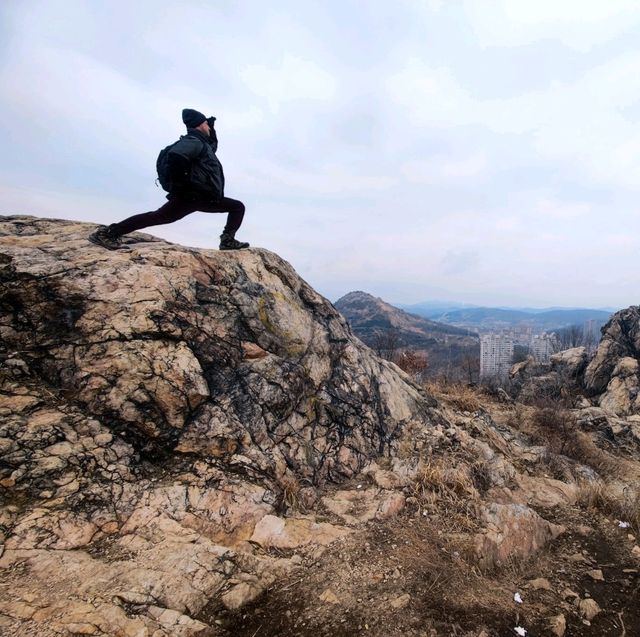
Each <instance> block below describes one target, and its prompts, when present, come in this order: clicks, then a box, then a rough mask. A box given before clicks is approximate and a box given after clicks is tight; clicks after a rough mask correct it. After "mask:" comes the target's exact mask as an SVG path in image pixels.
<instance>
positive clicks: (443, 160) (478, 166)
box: [399, 153, 489, 184]
mask: <svg viewBox="0 0 640 637" xmlns="http://www.w3.org/2000/svg"><path fill="white" fill-rule="evenodd" d="M488 168H489V166H488V161H487V157H486V155H485V154H484V153H473V154H472V155H468V156H466V157H460V158H458V157H454V158H449V157H438V156H435V157H432V158H430V159H425V160H413V161H407V162H404V163H403V164H401V165H400V167H399V171H400V173H401V174H403V175H404V177H405V178H406V179H407V180H408V181H410V182H413V183H425V184H443V183H444V184H447V183H456V182H459V181H465V182H467V183H468V182H470V181H471V180H473V181H474V182H475V181H478V180H481V179H482V178H484V177H485V176H486V174H487V172H488Z"/></svg>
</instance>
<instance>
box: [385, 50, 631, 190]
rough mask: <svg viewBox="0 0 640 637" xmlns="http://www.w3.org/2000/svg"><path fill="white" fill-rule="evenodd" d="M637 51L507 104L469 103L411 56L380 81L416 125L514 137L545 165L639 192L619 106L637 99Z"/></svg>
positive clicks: (438, 71)
mask: <svg viewBox="0 0 640 637" xmlns="http://www.w3.org/2000/svg"><path fill="white" fill-rule="evenodd" d="M638 68H640V52H633V53H626V54H622V55H619V56H617V57H615V58H613V59H610V60H608V61H607V62H605V63H603V64H600V65H598V66H595V67H594V68H592V69H590V70H589V71H587V72H586V73H584V75H583V76H582V77H579V78H576V79H575V80H574V81H572V82H566V83H555V84H554V85H553V86H551V87H550V88H549V89H547V90H537V91H530V92H527V93H524V94H522V95H519V96H517V97H513V98H508V99H480V98H475V97H474V96H473V95H472V94H471V93H470V92H469V91H467V90H466V89H465V88H464V87H463V86H462V85H461V83H460V82H459V81H458V80H457V79H456V78H455V76H454V75H453V73H452V72H451V71H450V70H448V69H444V68H442V67H435V68H434V67H432V66H430V65H429V64H427V63H426V62H424V61H421V60H418V59H416V58H413V59H410V60H408V62H407V63H406V65H405V66H404V67H403V68H402V69H400V70H398V71H397V72H396V73H394V74H392V75H391V76H390V77H389V78H388V81H387V85H386V87H387V94H388V97H389V99H390V100H393V101H395V102H396V103H398V104H400V105H401V106H402V107H403V108H404V109H405V112H406V113H407V114H408V115H409V116H410V117H411V119H412V121H413V122H414V124H415V125H416V126H421V127H431V128H456V127H460V126H481V127H484V128H486V129H487V130H488V131H491V132H493V133H497V134H509V135H519V136H520V137H521V139H522V140H523V141H524V142H525V143H527V144H528V146H529V147H530V149H531V150H532V151H534V153H535V154H536V155H538V156H540V158H541V159H543V160H545V161H554V162H555V161H559V162H563V163H566V164H570V165H571V166H572V167H574V168H578V169H582V170H583V171H584V172H585V173H586V174H587V175H588V176H589V177H590V178H592V179H595V180H597V181H598V182H600V183H602V184H605V185H608V186H611V187H620V186H622V187H624V188H629V189H633V190H638V189H640V131H639V129H638V126H637V122H635V121H631V120H628V119H626V118H625V115H624V108H625V107H626V106H630V105H632V104H634V103H636V102H637V101H639V100H640V74H638V73H637V69H638Z"/></svg>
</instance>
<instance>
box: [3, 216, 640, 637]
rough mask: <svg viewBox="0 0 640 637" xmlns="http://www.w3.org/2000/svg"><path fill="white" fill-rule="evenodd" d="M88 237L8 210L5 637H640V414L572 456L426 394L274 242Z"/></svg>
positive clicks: (474, 405)
mask: <svg viewBox="0 0 640 637" xmlns="http://www.w3.org/2000/svg"><path fill="white" fill-rule="evenodd" d="M91 229H92V226H91V225H90V224H82V223H77V222H70V221H60V220H51V219H39V218H35V217H4V218H0V335H1V337H2V338H1V340H0V415H1V416H2V418H1V420H0V497H1V499H0V632H1V633H2V634H3V635H7V636H12V637H13V636H15V637H18V636H19V637H26V636H33V635H38V636H39V637H42V636H44V637H49V636H53V635H83V634H89V635H98V636H102V637H107V636H109V637H113V636H116V637H121V636H123V637H134V636H135V637H173V636H177V637H191V636H194V635H200V636H201V637H209V636H219V637H231V636H233V637H256V636H257V635H260V636H261V637H276V635H299V636H300V637H311V636H313V637H317V636H318V635H327V636H328V635H344V636H346V635H359V634H367V635H377V636H380V637H382V636H383V635H384V636H385V637H401V636H402V637H405V636H407V635H412V636H414V637H424V636H425V635H428V636H429V637H432V636H433V635H435V636H436V637H438V636H440V635H443V636H444V635H446V636H449V635H456V636H458V637H460V636H461V635H464V636H465V637H472V636H473V637H478V635H480V634H482V632H483V631H484V634H485V635H488V636H489V637H497V636H498V635H504V634H509V632H507V631H512V629H513V627H514V626H516V625H518V624H519V625H522V626H526V627H527V629H528V630H531V632H532V634H541V633H542V632H543V630H545V629H546V628H545V626H546V625H547V623H548V621H549V620H550V619H551V618H552V617H555V619H556V620H557V622H560V621H561V620H560V619H559V617H560V615H562V621H564V622H565V624H566V626H568V629H569V630H570V631H573V632H570V633H568V634H581V635H597V634H607V633H606V632H594V631H599V630H602V631H605V630H606V629H608V627H610V626H611V625H612V624H611V622H612V621H619V617H623V619H624V622H625V625H626V626H627V630H628V634H633V631H634V630H640V606H639V605H638V604H636V603H634V602H633V599H634V598H633V595H637V590H638V588H637V583H638V579H637V574H638V564H637V562H636V561H635V560H636V557H634V555H635V554H636V553H640V548H638V547H635V539H631V538H630V537H629V534H630V533H631V531H633V533H636V534H637V533H638V532H640V517H637V518H634V517H632V513H633V510H634V509H633V506H635V505H634V504H633V503H634V500H633V498H634V497H637V485H638V480H639V476H640V465H639V463H638V446H637V445H636V443H635V442H634V438H633V436H634V435H635V432H636V431H637V430H636V429H635V428H634V426H635V424H636V423H634V422H633V421H632V420H629V421H625V420H624V419H621V418H618V417H615V418H614V417H613V416H611V415H608V414H607V413H606V412H604V411H603V410H602V409H600V408H599V407H594V406H593V405H589V406H588V407H584V408H582V409H580V410H576V414H575V415H573V416H572V418H573V417H575V419H576V421H578V420H579V422H580V423H582V424H581V426H582V427H583V428H584V430H583V431H579V432H577V433H576V432H575V431H574V430H573V429H569V428H568V427H567V426H566V423H567V422H569V421H565V420H562V419H561V420H560V421H558V422H561V423H565V425H563V428H562V429H561V431H562V432H563V435H565V436H568V439H567V440H568V442H569V443H570V444H567V440H564V439H562V440H559V441H558V440H557V435H551V434H550V431H551V430H550V429H549V428H548V418H547V420H545V419H542V420H541V416H540V414H538V413H537V412H536V411H535V409H534V408H532V407H527V406H522V405H517V404H511V403H509V402H507V403H502V402H497V401H495V400H489V399H486V400H485V398H486V397H482V396H480V395H475V394H468V392H467V390H463V389H461V388H459V387H453V388H445V389H442V388H438V387H433V388H429V389H426V388H423V387H419V386H417V385H416V384H415V383H413V382H412V380H411V379H410V378H409V377H408V376H406V375H405V374H404V373H403V372H402V371H401V370H399V369H398V368H397V367H396V366H395V365H394V364H392V363H389V362H386V361H384V360H381V359H379V358H378V357H377V356H376V355H375V354H374V352H372V351H371V350H370V349H368V348H367V347H366V346H365V345H363V344H362V343H361V342H360V341H359V340H358V339H357V338H355V337H354V335H353V333H352V332H351V330H350V328H349V326H348V325H347V323H346V322H345V320H344V319H343V318H342V316H341V315H340V314H339V313H338V312H337V311H336V310H335V308H333V306H332V305H331V304H330V303H329V302H328V301H326V299H324V298H322V297H321V296H320V295H318V294H317V293H316V292H315V291H314V290H313V289H311V288H310V287H309V286H308V285H307V284H306V283H305V282H304V281H302V279H300V277H299V276H298V275H297V274H296V273H295V271H294V270H293V269H292V268H291V266H290V265H289V264H287V263H286V262H285V261H283V260H282V259H280V258H279V257H278V256H277V255H274V254H272V253H270V252H268V251H266V250H249V251H243V252H237V253H225V252H218V251H212V250H196V249H190V248H185V247H182V246H177V245H172V244H170V243H167V242H165V241H160V240H158V239H155V238H153V237H151V236H150V235H143V234H139V233H136V234H134V235H132V236H130V237H128V238H127V242H128V247H129V250H126V251H117V252H108V251H105V250H102V249H100V248H98V247H96V246H93V245H92V244H90V243H89V242H88V241H87V240H86V236H87V234H88V233H89V232H90V231H91ZM612 338H613V333H612ZM614 349H616V348H615V347H613V344H612V351H613V350H614ZM620 353H622V354H624V352H622V350H621V352H620ZM603 365H604V367H602V369H604V368H607V369H608V367H610V365H609V364H605V362H604V361H603ZM434 395H436V396H437V399H436V398H434ZM563 418H564V416H563ZM630 418H633V417H630ZM554 422H555V421H554ZM541 423H542V424H541ZM543 424H544V426H547V429H541V427H542V426H543ZM578 442H579V444H578ZM552 443H553V445H555V446H553V445H552ZM556 443H557V444H556ZM587 451H588V453H586V452H587ZM566 454H568V455H566ZM581 454H582V455H581ZM585 489H586V490H585ZM583 493H588V494H592V496H590V499H587V498H585V497H584V496H583V495H581V494H583ZM627 500H628V501H629V503H630V505H629V506H627V504H626V503H627ZM636 501H637V502H640V499H637V500H636ZM589 503H595V504H598V505H599V508H593V507H591V508H588V507H589ZM603 503H606V506H604V505H603ZM614 515H616V516H618V518H617V520H622V519H623V518H622V517H620V516H625V517H624V519H625V520H627V521H628V523H629V527H628V529H623V528H622V527H619V526H618V522H617V521H616V518H613V517H612V516H614ZM587 522H588V524H587ZM587 526H588V529H587V530H585V528H586V527H587ZM581 527H585V528H582V529H581ZM581 533H582V534H581ZM633 537H634V538H635V536H633ZM577 553H579V554H580V555H581V557H580V560H579V561H576V560H575V559H574V558H575V554H577ZM598 568H600V569H602V570H603V572H604V576H603V577H604V581H602V580H601V579H593V578H591V576H590V575H589V572H590V571H594V572H595V571H596V570H597V569H598ZM634 569H635V570H634ZM529 571H532V572H529ZM533 576H545V577H548V578H549V580H550V583H549V586H550V587H551V591H549V590H547V589H540V590H538V589H535V588H533V585H531V584H528V583H527V581H528V580H529V579H531V577H533ZM594 577H595V576H594ZM593 582H595V584H593V585H592V583H593ZM527 587H528V588H527ZM566 588H571V589H572V590H575V594H572V596H570V599H571V600H575V601H567V599H569V598H565V597H563V596H562V595H563V593H562V591H563V590H564V589H566ZM515 590H520V591H521V592H522V593H523V596H524V598H525V603H524V605H522V606H518V605H516V602H514V600H513V593H514V591H515ZM452 591H455V594H452ZM525 591H526V592H525ZM620 591H624V595H625V596H626V597H625V596H623V595H622V594H621V593H620ZM634 591H635V592H634ZM545 596H546V597H545ZM627 597H629V600H630V601H629V602H628V601H627ZM594 599H595V600H596V601H597V602H598V604H600V606H601V610H600V611H599V612H597V613H596V612H594V611H595V609H594V608H593V600H594ZM589 600H591V601H589ZM592 613H593V614H592ZM585 621H587V622H589V624H588V626H587V624H585V623H584V622H585ZM534 631H535V632H534ZM579 631H582V632H579ZM618 632H619V631H618ZM556 634H557V633H556Z"/></svg>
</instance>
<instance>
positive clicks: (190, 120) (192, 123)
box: [182, 108, 207, 128]
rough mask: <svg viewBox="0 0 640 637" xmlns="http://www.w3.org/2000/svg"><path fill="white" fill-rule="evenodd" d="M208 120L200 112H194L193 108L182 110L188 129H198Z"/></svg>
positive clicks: (183, 119)
mask: <svg viewBox="0 0 640 637" xmlns="http://www.w3.org/2000/svg"><path fill="white" fill-rule="evenodd" d="M206 119H207V118H206V117H205V116H204V115H203V114H202V113H201V112H200V111H194V110H193V109H192V108H185V109H183V110H182V121H183V122H184V124H185V126H186V127H187V128H197V127H198V126H200V124H202V122H204V121H205V120H206Z"/></svg>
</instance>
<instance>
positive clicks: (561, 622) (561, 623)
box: [549, 614, 567, 637]
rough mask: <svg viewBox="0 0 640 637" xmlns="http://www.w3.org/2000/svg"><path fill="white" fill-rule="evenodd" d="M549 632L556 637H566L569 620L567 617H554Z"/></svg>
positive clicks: (550, 622)
mask: <svg viewBox="0 0 640 637" xmlns="http://www.w3.org/2000/svg"><path fill="white" fill-rule="evenodd" d="M549 630H550V631H551V632H552V633H553V634H554V635H556V637H564V634H565V632H566V630H567V620H566V619H565V616H564V615H562V614H560V615H556V616H555V617H552V618H551V620H550V621H549Z"/></svg>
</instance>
